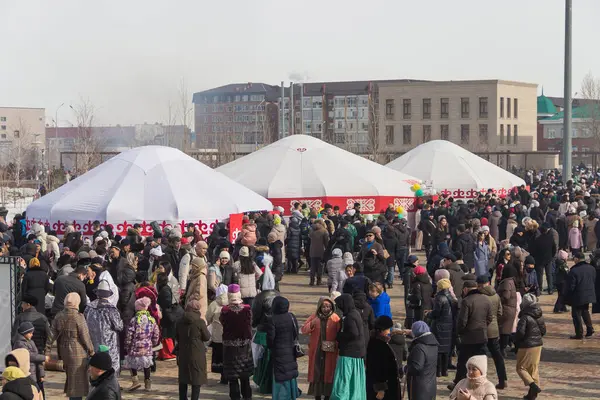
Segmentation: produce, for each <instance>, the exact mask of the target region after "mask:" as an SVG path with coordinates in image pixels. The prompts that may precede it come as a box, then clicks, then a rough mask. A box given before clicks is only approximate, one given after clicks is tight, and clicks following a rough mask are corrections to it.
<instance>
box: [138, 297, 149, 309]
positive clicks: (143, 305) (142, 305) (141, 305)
mask: <svg viewBox="0 0 600 400" xmlns="http://www.w3.org/2000/svg"><path fill="white" fill-rule="evenodd" d="M150 304H152V301H151V300H150V299H149V298H147V297H142V298H141V299H137V300H136V301H135V311H146V310H148V307H150Z"/></svg>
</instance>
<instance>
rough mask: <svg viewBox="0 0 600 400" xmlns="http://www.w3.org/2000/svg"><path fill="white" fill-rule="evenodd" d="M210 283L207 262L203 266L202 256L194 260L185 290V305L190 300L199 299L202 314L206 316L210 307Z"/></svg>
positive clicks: (203, 316)
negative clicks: (207, 278) (207, 275)
mask: <svg viewBox="0 0 600 400" xmlns="http://www.w3.org/2000/svg"><path fill="white" fill-rule="evenodd" d="M207 290H208V283H207V281H206V264H204V265H202V266H201V261H200V257H196V258H195V259H194V260H192V266H191V271H190V278H189V282H188V287H187V289H186V292H185V305H186V306H187V305H188V304H189V302H190V301H192V300H198V301H199V302H200V316H201V317H202V318H205V317H206V309H207V308H208V293H207Z"/></svg>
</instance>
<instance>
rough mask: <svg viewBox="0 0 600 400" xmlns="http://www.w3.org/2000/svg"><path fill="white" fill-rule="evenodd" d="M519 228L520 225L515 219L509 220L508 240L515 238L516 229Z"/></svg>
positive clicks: (507, 228) (507, 226) (507, 224)
mask: <svg viewBox="0 0 600 400" xmlns="http://www.w3.org/2000/svg"><path fill="white" fill-rule="evenodd" d="M517 226H519V224H518V223H517V221H515V220H514V219H509V220H508V222H507V223H506V238H507V239H510V238H511V237H512V236H513V233H514V232H515V229H516V228H517Z"/></svg>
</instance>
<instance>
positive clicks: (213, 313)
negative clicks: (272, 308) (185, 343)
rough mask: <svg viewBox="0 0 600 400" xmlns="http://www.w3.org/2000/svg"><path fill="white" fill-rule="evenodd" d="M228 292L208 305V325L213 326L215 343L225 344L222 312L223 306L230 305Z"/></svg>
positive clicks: (213, 340) (212, 339) (212, 338)
mask: <svg viewBox="0 0 600 400" xmlns="http://www.w3.org/2000/svg"><path fill="white" fill-rule="evenodd" d="M228 304H229V302H228V300H227V292H224V293H221V295H220V296H217V297H216V298H215V301H213V302H212V303H210V304H209V305H208V310H207V311H206V325H208V326H212V328H211V329H212V334H211V341H212V342H214V343H223V324H221V310H222V309H223V306H226V305H228ZM252 318H254V314H253V315H252Z"/></svg>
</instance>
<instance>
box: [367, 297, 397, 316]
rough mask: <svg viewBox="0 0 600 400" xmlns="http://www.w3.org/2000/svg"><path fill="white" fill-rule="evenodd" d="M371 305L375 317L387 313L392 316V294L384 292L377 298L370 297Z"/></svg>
mask: <svg viewBox="0 0 600 400" xmlns="http://www.w3.org/2000/svg"><path fill="white" fill-rule="evenodd" d="M368 300H369V305H370V306H371V308H372V309H373V314H375V318H379V317H381V316H382V315H386V316H388V317H390V318H392V308H391V307H390V296H389V295H388V294H387V293H386V292H383V293H381V294H380V295H379V296H377V297H376V298H374V299H372V298H370V297H369V299H368Z"/></svg>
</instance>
